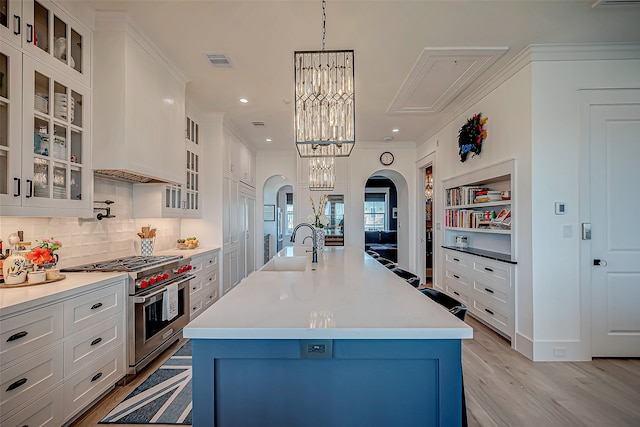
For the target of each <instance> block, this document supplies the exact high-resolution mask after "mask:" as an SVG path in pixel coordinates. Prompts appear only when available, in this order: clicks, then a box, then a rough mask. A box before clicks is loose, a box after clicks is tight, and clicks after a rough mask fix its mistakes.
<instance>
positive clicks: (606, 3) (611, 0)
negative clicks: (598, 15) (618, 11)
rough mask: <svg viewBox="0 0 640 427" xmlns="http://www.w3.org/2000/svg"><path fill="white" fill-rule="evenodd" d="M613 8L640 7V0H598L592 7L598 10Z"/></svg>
mask: <svg viewBox="0 0 640 427" xmlns="http://www.w3.org/2000/svg"><path fill="white" fill-rule="evenodd" d="M612 6H640V0H598V1H596V2H595V3H594V4H593V6H591V7H593V8H594V9H598V8H602V7H612Z"/></svg>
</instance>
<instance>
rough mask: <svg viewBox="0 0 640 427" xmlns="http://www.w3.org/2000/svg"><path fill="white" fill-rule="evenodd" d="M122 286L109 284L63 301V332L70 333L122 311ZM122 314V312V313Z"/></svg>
mask: <svg viewBox="0 0 640 427" xmlns="http://www.w3.org/2000/svg"><path fill="white" fill-rule="evenodd" d="M123 307H124V286H122V285H120V284H119V285H116V286H109V287H107V288H104V289H99V290H97V291H94V292H91V293H88V294H85V295H81V296H79V297H76V298H72V299H70V300H67V301H65V302H64V332H65V335H67V336H68V335H71V334H73V333H76V332H78V331H80V330H82V329H84V328H87V327H89V326H93V325H96V324H98V323H99V322H102V321H104V320H106V319H108V318H110V317H113V316H115V315H116V314H118V313H121V312H122V313H124V309H123ZM122 315H124V314H122Z"/></svg>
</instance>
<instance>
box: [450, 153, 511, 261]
mask: <svg viewBox="0 0 640 427" xmlns="http://www.w3.org/2000/svg"><path fill="white" fill-rule="evenodd" d="M515 169H516V165H515V160H513V159H511V160H506V161H503V162H500V163H496V164H494V165H491V166H487V167H485V168H482V169H478V170H475V171H472V172H468V173H465V174H462V175H458V176H454V177H451V178H448V179H445V180H444V181H443V188H444V199H443V200H444V202H445V203H444V218H443V226H444V246H449V247H455V246H456V238H457V237H458V236H464V237H466V240H467V245H468V247H469V249H479V250H485V251H490V252H496V253H498V254H502V255H504V257H505V258H506V259H508V260H510V261H515V232H514V231H515V227H516V225H517V224H516V220H515V218H516V216H515V213H516V212H515V206H516V204H515V199H516V197H517V194H516V191H515V176H516V175H515ZM458 240H459V239H458Z"/></svg>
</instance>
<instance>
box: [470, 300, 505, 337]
mask: <svg viewBox="0 0 640 427" xmlns="http://www.w3.org/2000/svg"><path fill="white" fill-rule="evenodd" d="M471 311H472V313H473V314H475V315H476V316H478V317H479V318H480V319H481V320H483V321H485V322H487V323H489V324H490V325H491V326H493V327H494V328H496V329H498V330H499V331H500V332H502V333H504V334H506V335H507V336H509V337H511V335H512V333H511V330H512V322H513V318H512V317H511V316H510V315H509V314H508V313H504V312H502V311H501V310H499V309H496V308H495V307H489V305H486V304H484V303H483V302H482V301H480V300H477V299H476V300H474V301H473V306H472V308H471Z"/></svg>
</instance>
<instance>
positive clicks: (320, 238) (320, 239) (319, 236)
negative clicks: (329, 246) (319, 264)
mask: <svg viewBox="0 0 640 427" xmlns="http://www.w3.org/2000/svg"><path fill="white" fill-rule="evenodd" d="M316 243H317V245H318V251H323V250H324V229H323V228H316Z"/></svg>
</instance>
